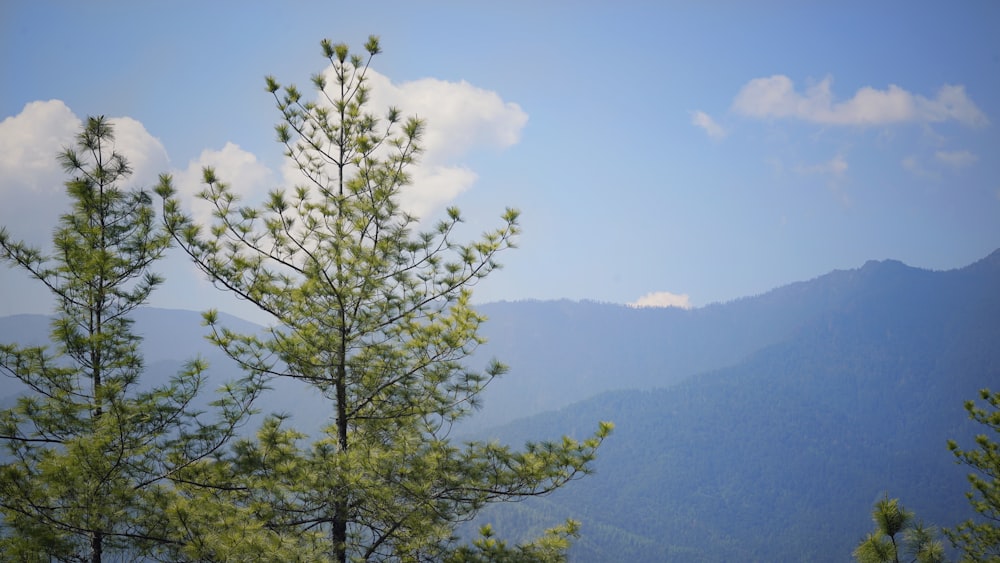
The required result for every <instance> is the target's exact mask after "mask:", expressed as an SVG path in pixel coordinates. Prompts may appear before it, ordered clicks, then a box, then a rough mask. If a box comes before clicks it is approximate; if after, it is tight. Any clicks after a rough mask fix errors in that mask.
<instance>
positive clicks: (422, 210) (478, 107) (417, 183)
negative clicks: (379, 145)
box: [285, 67, 528, 217]
mask: <svg viewBox="0 0 1000 563" xmlns="http://www.w3.org/2000/svg"><path fill="white" fill-rule="evenodd" d="M325 74H326V76H327V81H328V83H330V84H332V83H333V82H334V75H333V74H332V67H331V68H328V69H327V70H326V71H325ZM368 80H369V86H370V88H371V93H370V102H369V104H368V108H369V111H371V112H373V113H375V114H376V115H379V114H383V113H384V112H385V111H386V110H387V109H388V108H389V107H396V108H399V110H400V111H401V112H402V115H403V116H405V117H409V116H416V117H418V118H420V119H422V120H424V121H425V123H426V127H425V129H424V136H423V139H422V142H421V144H422V147H423V153H422V154H421V156H420V163H419V166H416V167H413V168H411V169H410V174H411V179H412V184H411V185H410V186H408V187H407V188H405V189H404V191H403V193H402V194H401V198H400V203H401V204H402V205H403V206H404V208H405V209H406V210H407V211H408V212H409V213H411V214H413V215H415V216H418V217H421V216H426V215H427V214H429V213H431V212H433V211H435V210H437V209H440V208H441V207H443V206H444V205H446V204H447V203H448V202H449V201H451V200H453V199H454V198H455V197H456V196H458V195H459V194H461V193H462V192H464V191H466V190H468V189H469V188H470V187H472V185H473V184H474V183H475V181H476V178H477V177H476V174H475V173H473V172H472V171H471V170H469V169H468V168H466V167H464V166H462V165H461V164H460V163H459V161H460V159H461V158H462V157H464V156H465V155H466V154H468V153H469V152H470V151H474V150H479V149H484V148H485V149H504V148H507V147H509V146H511V145H514V144H516V143H517V142H519V141H520V139H521V131H522V130H523V129H524V127H525V125H526V124H527V122H528V114H527V113H525V112H524V110H522V109H521V107H520V106H518V105H517V104H515V103H512V102H505V101H504V100H503V99H502V98H501V97H500V96H499V95H498V94H497V93H496V92H493V91H490V90H485V89H482V88H478V87H476V86H473V85H471V84H469V83H468V82H465V81H458V82H449V81H445V80H439V79H434V78H423V79H420V80H413V81H409V82H402V83H394V82H392V81H391V80H390V79H389V78H388V77H386V76H384V75H382V74H379V73H378V72H376V71H374V70H371V69H369V70H368ZM290 174H293V175H296V176H289V175H290ZM297 174H298V172H297V171H291V170H289V169H286V170H285V176H286V179H294V181H295V182H300V181H301V177H300V176H297Z"/></svg>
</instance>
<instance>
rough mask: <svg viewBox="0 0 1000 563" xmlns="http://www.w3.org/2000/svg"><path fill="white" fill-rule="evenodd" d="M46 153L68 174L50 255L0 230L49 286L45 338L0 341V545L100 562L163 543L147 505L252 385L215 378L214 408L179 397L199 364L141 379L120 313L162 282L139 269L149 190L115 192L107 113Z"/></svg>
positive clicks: (202, 450)
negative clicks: (1, 451) (7, 389)
mask: <svg viewBox="0 0 1000 563" xmlns="http://www.w3.org/2000/svg"><path fill="white" fill-rule="evenodd" d="M59 160H60V162H61V164H62V165H63V167H64V168H65V169H66V171H67V172H68V173H69V174H71V175H72V179H71V180H70V181H68V182H67V184H66V186H67V192H68V194H69V196H70V198H71V199H72V202H73V208H72V210H71V211H70V212H69V213H67V214H65V215H63V216H62V218H61V220H60V224H59V228H58V229H57V231H56V232H55V235H54V239H53V243H54V244H53V251H52V253H51V255H45V253H43V252H42V251H41V250H39V249H37V248H33V247H30V246H28V245H26V244H25V243H23V242H20V241H15V240H12V239H11V237H10V235H9V233H8V232H7V231H6V229H0V260H3V261H4V262H7V263H8V264H11V265H13V266H15V267H19V268H21V269H23V270H25V271H27V272H28V273H29V274H30V275H31V276H32V277H34V278H35V279H37V280H38V281H39V282H41V283H42V284H44V285H45V286H46V287H47V288H48V289H49V290H50V291H51V293H52V295H53V296H54V297H55V300H56V305H57V309H56V310H57V314H56V315H55V318H54V321H53V323H52V333H51V338H52V343H53V346H51V347H45V346H42V347H35V346H27V347H24V346H18V345H15V344H5V345H0V370H2V371H3V372H5V373H6V374H7V375H8V376H11V377H13V378H15V379H16V380H17V381H18V382H19V385H18V389H19V391H21V392H22V393H21V394H20V396H19V398H18V400H17V404H16V406H14V407H13V408H11V409H8V410H4V411H2V412H0V440H2V441H3V442H4V445H5V446H6V449H7V453H8V455H7V456H6V462H5V463H3V464H2V465H0V515H2V533H0V552H3V553H4V556H5V557H10V558H11V559H12V560H26V561H33V560H52V559H55V560H60V561H92V562H95V563H96V562H99V561H102V560H104V559H105V557H110V556H115V558H116V559H120V558H121V557H124V556H128V557H130V558H134V557H139V556H142V555H149V554H156V553H173V552H174V551H175V550H176V549H177V548H179V547H180V540H179V539H178V538H177V537H172V536H170V535H169V534H165V533H164V527H163V524H164V522H166V517H165V515H164V514H163V513H162V511H161V510H160V508H161V507H163V506H166V505H167V504H168V503H167V501H166V499H167V497H169V495H171V494H172V492H171V487H169V486H166V483H167V482H168V481H167V478H168V477H169V476H170V475H171V474H173V473H175V472H177V471H180V470H181V469H183V468H184V467H185V466H187V465H188V464H191V463H194V462H196V461H198V460H201V459H203V458H205V457H207V456H209V455H210V454H211V453H212V452H214V451H216V450H218V449H220V448H221V447H222V446H223V445H224V444H225V443H226V442H227V440H228V439H229V438H230V437H231V436H232V435H233V430H234V428H235V427H236V426H237V425H238V424H239V423H240V422H241V421H242V420H243V419H244V418H245V415H246V414H247V411H248V408H249V405H250V401H251V400H252V399H253V397H254V395H255V394H256V393H257V392H258V391H259V385H257V384H255V383H253V382H252V381H249V380H244V381H242V382H240V383H236V384H233V385H231V386H229V387H228V389H227V391H228V392H227V393H226V394H224V395H223V396H222V397H221V398H220V399H219V400H218V401H217V402H216V404H217V406H218V407H219V411H218V412H219V413H220V415H221V416H219V417H218V418H213V419H212V420H210V421H207V422H205V421H202V420H201V419H200V418H199V416H198V414H199V413H197V412H195V411H193V410H192V407H191V404H192V401H193V400H194V399H195V397H196V396H197V394H198V393H199V391H200V389H201V387H202V384H203V381H204V376H203V370H204V367H205V366H204V365H203V364H202V363H201V362H198V361H193V362H191V363H190V364H189V365H188V366H187V368H186V369H185V370H184V371H183V372H182V373H179V374H177V375H176V376H175V377H173V378H172V379H171V380H169V381H166V382H159V384H154V382H143V383H142V384H140V378H141V376H142V375H143V371H144V364H143V359H142V356H141V354H140V352H139V344H140V341H141V339H140V337H139V336H138V335H136V334H135V333H134V332H133V331H132V321H131V320H130V317H129V315H130V314H131V313H132V312H133V311H134V310H135V309H136V307H139V306H141V305H142V304H144V303H145V302H146V301H147V299H148V297H149V295H150V293H151V292H152V291H153V290H154V289H155V288H156V287H157V286H158V285H159V284H160V283H161V278H160V277H158V276H157V275H155V274H154V273H153V272H152V270H151V268H152V266H153V264H154V263H155V262H156V260H157V259H159V258H160V257H161V256H162V254H163V252H164V251H165V250H166V249H167V248H168V246H169V245H170V242H171V241H170V236H169V235H168V234H167V233H166V231H165V230H164V229H163V228H162V226H160V225H159V222H158V221H157V219H156V217H155V212H154V208H153V206H152V198H151V196H150V194H149V193H147V192H144V191H142V190H124V189H122V188H121V183H123V182H124V181H126V180H127V178H128V177H129V175H130V174H131V170H130V168H129V166H128V163H127V161H126V159H125V158H124V157H123V156H122V155H121V154H120V153H118V152H117V151H116V150H115V145H114V133H113V129H112V126H111V124H110V123H109V122H108V121H107V120H106V119H104V118H103V117H92V118H88V119H87V122H86V124H85V125H84V127H83V129H82V131H81V132H80V133H79V135H78V136H77V139H76V146H75V147H74V148H67V149H65V150H64V151H63V152H62V153H61V154H60V156H59Z"/></svg>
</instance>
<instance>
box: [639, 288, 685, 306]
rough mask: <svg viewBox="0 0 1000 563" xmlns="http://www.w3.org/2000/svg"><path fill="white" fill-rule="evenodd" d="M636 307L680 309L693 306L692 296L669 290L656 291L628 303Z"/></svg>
mask: <svg viewBox="0 0 1000 563" xmlns="http://www.w3.org/2000/svg"><path fill="white" fill-rule="evenodd" d="M628 306H629V307H633V308H636V309H641V308H646V307H661V308H662V307H677V308H680V309H690V308H691V298H690V297H689V296H688V295H687V294H683V295H677V294H674V293H670V292H669V291H654V292H652V293H647V294H646V295H643V296H642V297H640V298H638V299H636V300H635V301H633V302H631V303H629V304H628Z"/></svg>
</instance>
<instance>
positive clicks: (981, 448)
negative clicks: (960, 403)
mask: <svg viewBox="0 0 1000 563" xmlns="http://www.w3.org/2000/svg"><path fill="white" fill-rule="evenodd" d="M980 397H981V398H982V399H983V400H984V401H986V403H987V404H988V405H989V407H987V408H981V407H979V406H977V405H976V403H975V402H973V401H968V402H966V403H965V410H966V411H968V412H969V418H971V419H973V420H975V421H976V422H978V423H980V424H982V425H984V426H985V427H986V428H988V429H989V430H990V431H991V434H992V438H991V436H990V435H989V434H980V435H978V436H976V446H977V447H978V449H975V450H962V449H961V448H959V447H958V444H957V443H956V442H954V441H949V442H948V448H949V449H950V450H951V451H952V453H953V454H955V457H956V458H958V461H959V462H961V463H963V464H965V465H967V466H969V467H971V468H972V469H974V470H975V471H976V472H975V473H970V474H969V484H970V485H972V491H970V492H969V493H967V496H968V497H969V502H970V503H971V504H972V507H973V508H974V509H975V510H976V512H977V513H979V518H978V519H976V520H967V521H965V522H963V523H961V524H959V525H958V527H957V528H956V529H954V530H947V531H946V533H947V534H948V538H949V539H951V541H952V543H953V544H954V545H955V547H957V548H959V549H960V550H961V551H962V561H975V562H986V561H992V562H996V561H1000V444H998V443H997V441H996V437H997V435H998V434H1000V393H991V392H990V390H989V389H983V390H982V391H980Z"/></svg>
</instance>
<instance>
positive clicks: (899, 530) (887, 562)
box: [853, 495, 945, 563]
mask: <svg viewBox="0 0 1000 563" xmlns="http://www.w3.org/2000/svg"><path fill="white" fill-rule="evenodd" d="M872 520H873V521H874V522H875V531H874V532H871V533H869V534H868V535H867V536H866V537H865V539H864V540H862V541H861V543H860V544H858V547H857V548H856V549H855V550H854V554H853V555H854V559H855V560H856V561H858V562H859V563H900V557H901V556H902V557H904V558H908V561H911V562H916V563H942V562H943V561H944V560H945V559H944V546H943V544H942V543H941V542H940V541H937V540H935V539H934V535H935V533H934V529H933V528H929V527H925V526H924V525H923V524H922V523H920V522H915V521H914V519H913V513H912V512H910V511H908V510H906V509H905V508H903V506H902V505H900V504H899V499H889V496H888V495H886V496H885V498H883V499H880V500H879V501H878V502H876V503H875V506H874V508H873V509H872Z"/></svg>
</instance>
